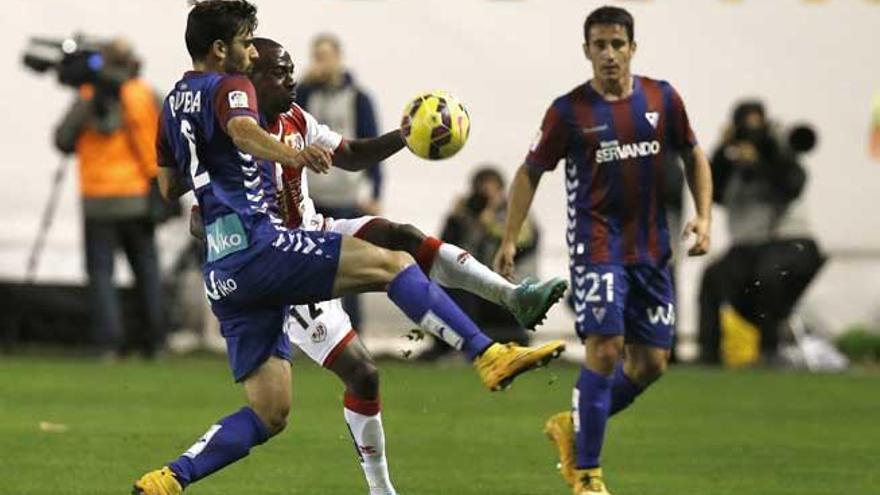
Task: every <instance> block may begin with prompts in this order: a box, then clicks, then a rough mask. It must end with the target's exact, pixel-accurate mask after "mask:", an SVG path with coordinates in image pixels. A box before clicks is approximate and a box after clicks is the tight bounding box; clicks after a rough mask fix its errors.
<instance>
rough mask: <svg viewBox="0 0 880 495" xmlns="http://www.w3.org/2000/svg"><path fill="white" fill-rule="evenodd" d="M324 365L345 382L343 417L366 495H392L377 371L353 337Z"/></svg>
mask: <svg viewBox="0 0 880 495" xmlns="http://www.w3.org/2000/svg"><path fill="white" fill-rule="evenodd" d="M351 335H354V337H353V338H352V339H351V340H349V341H347V342H344V343H342V345H344V347H342V348H341V349H339V350H338V351H336V350H334V351H336V352H334V353H331V355H330V356H329V357H328V360H327V361H325V362H324V366H325V367H327V369H329V370H331V371H333V373H335V374H336V375H337V376H339V378H340V379H341V380H342V382H343V383H345V396H344V398H343V417H344V418H345V422H346V424H347V425H348V430H349V432H351V440H352V442H353V443H354V448H355V453H356V454H357V456H358V459H359V460H360V463H361V468H362V469H363V471H364V477H365V478H366V479H367V485H368V486H369V488H370V495H396V494H397V492H396V491H395V489H394V486H393V485H392V483H391V476H390V475H389V473H388V460H387V458H386V455H385V429H384V428H383V426H382V408H381V403H380V401H379V371H378V369H376V365H375V363H374V362H373V358H372V356H370V353H369V352H368V351H367V349H366V348H365V347H364V345H363V343H361V341H360V339H359V338H358V337H357V335H355V334H351Z"/></svg>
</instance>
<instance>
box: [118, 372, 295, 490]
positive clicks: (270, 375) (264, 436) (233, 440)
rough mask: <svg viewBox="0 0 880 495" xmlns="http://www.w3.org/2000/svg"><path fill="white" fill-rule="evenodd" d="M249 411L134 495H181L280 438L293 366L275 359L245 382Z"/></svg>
mask: <svg viewBox="0 0 880 495" xmlns="http://www.w3.org/2000/svg"><path fill="white" fill-rule="evenodd" d="M244 387H245V392H246V395H247V398H248V403H249V406H248V407H243V408H241V409H239V410H238V411H237V412H235V413H233V414H231V415H229V416H226V417H225V418H223V419H221V420H220V421H218V422H217V423H216V424H214V425H213V426H211V427H210V428H209V429H208V431H207V432H206V433H205V434H204V435H203V436H202V437H201V438H200V439H199V440H198V441H196V443H194V444H193V446H192V447H190V448H189V450H187V451H186V452H184V453H183V454H182V455H181V456H180V457H178V458H177V459H176V460H174V461H173V462H171V463H170V464H169V465H168V466H165V467H163V468H161V469H157V470H155V471H151V472H149V473H147V474H145V475H143V476H142V477H141V478H140V479H138V480H137V481H136V482H135V484H134V489H133V490H132V493H133V494H135V495H178V494H180V493H182V492H183V490H184V489H185V488H186V487H187V486H188V485H189V484H191V483H194V482H196V481H198V480H200V479H202V478H204V477H206V476H208V475H210V474H211V473H214V472H215V471H217V470H219V469H222V468H224V467H226V466H228V465H229V464H232V463H233V462H235V461H237V460H239V459H241V458H243V457H245V456H247V455H248V453H250V450H251V448H252V447H255V446H257V445H260V444H262V443H263V442H265V441H266V440H268V439H269V438H270V437H272V436H273V435H276V434H278V433H280V432H281V431H282V430H283V429H284V427H285V426H286V424H287V414H288V412H289V410H290V396H291V380H290V363H288V362H287V361H285V360H283V359H280V358H277V357H271V358H269V359H268V360H267V361H266V362H264V363H263V364H262V365H261V366H260V367H259V368H258V369H257V370H256V371H254V372H253V373H251V374H250V375H249V376H248V377H247V378H245V380H244Z"/></svg>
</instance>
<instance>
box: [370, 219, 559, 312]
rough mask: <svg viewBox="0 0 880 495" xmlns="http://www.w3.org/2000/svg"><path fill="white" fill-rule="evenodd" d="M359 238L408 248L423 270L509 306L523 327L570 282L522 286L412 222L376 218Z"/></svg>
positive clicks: (444, 283) (445, 283) (556, 280)
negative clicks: (423, 230)
mask: <svg viewBox="0 0 880 495" xmlns="http://www.w3.org/2000/svg"><path fill="white" fill-rule="evenodd" d="M358 237H360V238H362V239H364V240H365V241H367V242H369V243H371V244H375V245H377V246H380V247H384V248H386V249H392V250H401V251H406V252H408V253H409V254H410V255H412V256H413V258H415V259H416V261H417V262H418V264H419V266H420V267H421V268H422V270H423V271H424V272H425V273H426V274H427V275H428V276H429V277H430V278H431V280H434V281H435V282H437V283H438V284H440V285H442V286H444V287H452V288H455V289H464V290H466V291H468V292H471V293H473V294H476V295H478V296H480V297H482V298H483V299H486V300H487V301H491V302H493V303H495V304H498V305H500V306H503V307H505V308H507V309H508V310H509V311H510V312H511V313H512V314H513V316H514V317H515V318H516V319H517V321H518V322H519V324H520V325H522V326H523V328H528V329H534V328H535V327H536V326H537V325H539V324H540V323H541V322H543V321H544V318H545V317H546V315H547V311H549V310H550V308H551V307H552V306H553V305H554V304H555V303H556V302H557V301H559V300H560V299H561V298H562V295H563V294H564V293H565V289H566V288H567V287H568V282H566V281H565V279H563V278H559V277H557V278H553V279H550V280H548V281H545V282H535V281H532V280H525V281H523V282H522V283H520V284H519V285H514V284H512V283H510V282H509V281H508V280H507V279H505V278H504V277H502V276H501V275H498V274H497V273H495V272H494V271H492V270H491V269H490V268H489V267H487V266H486V265H484V264H482V263H480V262H479V261H478V260H477V259H475V258H474V257H473V256H471V255H470V253H468V252H467V251H465V250H464V249H461V248H460V247H458V246H456V245H454V244H449V243H446V242H443V241H441V240H439V239H437V238H434V237H428V236H426V235H425V234H424V233H422V231H420V230H419V229H418V228H416V227H415V226H413V225H409V224H399V223H394V222H391V221H389V220H386V219H384V218H374V219H373V220H371V221H370V222H369V223H368V224H366V225H365V226H364V227H363V228H362V229H361V230H360V231H359V232H358Z"/></svg>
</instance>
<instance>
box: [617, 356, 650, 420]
mask: <svg viewBox="0 0 880 495" xmlns="http://www.w3.org/2000/svg"><path fill="white" fill-rule="evenodd" d="M643 390H645V389H644V388H642V387H640V386H638V385H636V384H635V383H634V382H633V381H632V380H630V378H629V377H628V376H626V373H624V372H623V363H622V362H621V363H618V364H617V367H615V368H614V376H612V377H611V410H610V411H608V416H614V415H615V414H617V413H619V412H620V411H623V410H624V409H626V408H627V407H629V405H630V404H632V403H633V401H634V400H636V397H638V396H639V394H641V393H642V391H643Z"/></svg>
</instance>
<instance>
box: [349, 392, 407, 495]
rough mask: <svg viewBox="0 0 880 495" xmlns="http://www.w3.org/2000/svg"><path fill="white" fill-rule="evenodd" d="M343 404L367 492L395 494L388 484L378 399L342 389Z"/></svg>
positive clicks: (389, 483)
mask: <svg viewBox="0 0 880 495" xmlns="http://www.w3.org/2000/svg"><path fill="white" fill-rule="evenodd" d="M344 405H345V408H344V409H343V414H344V415H345V422H346V423H348V430H349V431H350V432H351V438H352V441H353V442H354V445H355V449H357V453H358V457H359V458H360V461H361V468H363V470H364V477H366V479H367V485H369V487H370V495H395V494H396V493H397V492H396V491H395V490H394V486H393V485H392V484H391V477H390V475H389V474H388V460H387V459H386V458H385V430H384V428H382V413H381V407H380V404H379V399H378V398H377V399H375V400H367V399H361V398H360V397H357V396H355V395H352V394H349V393H346V394H345V398H344Z"/></svg>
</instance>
